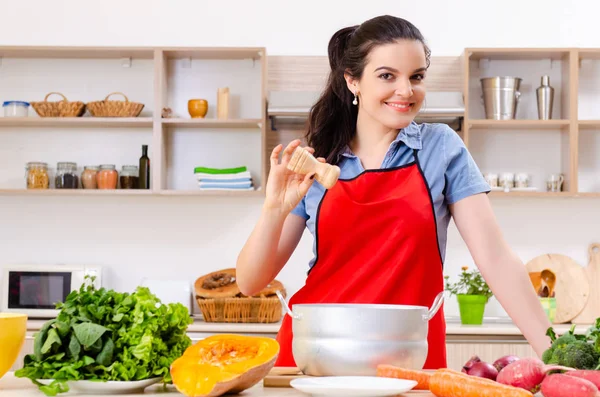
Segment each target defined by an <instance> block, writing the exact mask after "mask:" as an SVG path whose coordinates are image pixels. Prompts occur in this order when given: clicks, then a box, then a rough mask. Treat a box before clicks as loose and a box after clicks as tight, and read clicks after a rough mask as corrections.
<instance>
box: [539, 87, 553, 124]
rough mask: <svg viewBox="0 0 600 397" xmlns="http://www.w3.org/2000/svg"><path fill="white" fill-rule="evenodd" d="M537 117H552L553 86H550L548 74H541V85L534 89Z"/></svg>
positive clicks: (543, 118)
mask: <svg viewBox="0 0 600 397" xmlns="http://www.w3.org/2000/svg"><path fill="white" fill-rule="evenodd" d="M535 93H536V98H537V108H538V118H539V119H540V120H550V119H551V118H552V105H553V104H554V88H553V87H551V86H550V76H542V85H540V86H539V87H538V88H537V89H536V90H535Z"/></svg>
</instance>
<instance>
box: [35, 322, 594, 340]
mask: <svg viewBox="0 0 600 397" xmlns="http://www.w3.org/2000/svg"><path fill="white" fill-rule="evenodd" d="M45 322H46V321H45V320H29V321H28V322H27V330H28V331H31V332H35V331H38V330H39V329H40V328H41V326H42V325H43V324H44V323H45ZM280 326H281V323H273V324H241V323H207V322H204V321H202V320H198V319H196V320H194V323H193V324H190V326H189V327H188V332H189V333H199V334H204V333H206V334H213V333H246V334H276V333H277V331H279V327H280ZM589 326H591V324H590V325H577V327H576V328H575V332H576V333H585V331H586V330H587V329H588V328H589ZM569 328H571V324H556V325H555V326H554V329H555V330H556V332H557V333H559V334H562V333H564V332H566V331H568V330H569ZM446 335H474V336H476V335H482V336H486V335H491V336H493V335H499V336H522V335H523V334H522V333H521V331H520V330H519V328H517V326H516V325H514V324H512V323H508V322H506V323H502V322H490V323H484V324H482V325H462V324H460V323H458V322H454V321H449V322H448V323H447V324H446Z"/></svg>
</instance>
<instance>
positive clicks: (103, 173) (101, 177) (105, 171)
mask: <svg viewBox="0 0 600 397" xmlns="http://www.w3.org/2000/svg"><path fill="white" fill-rule="evenodd" d="M118 174H119V173H118V172H117V170H116V169H115V165H114V164H102V165H100V171H98V174H96V183H97V184H98V189H116V188H117V182H118V180H119V176H118Z"/></svg>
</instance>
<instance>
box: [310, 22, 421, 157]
mask: <svg viewBox="0 0 600 397" xmlns="http://www.w3.org/2000/svg"><path fill="white" fill-rule="evenodd" d="M400 39H409V40H418V41H420V42H422V43H423V46H424V48H425V54H426V58H427V66H429V56H430V51H429V48H428V47H427V46H426V44H425V39H424V38H423V36H422V35H421V32H419V30H418V29H417V28H416V27H415V26H414V25H413V24H411V23H410V22H408V21H406V20H404V19H402V18H396V17H392V16H389V15H384V16H380V17H376V18H373V19H370V20H368V21H366V22H364V23H363V24H361V25H360V26H358V25H357V26H351V27H346V28H343V29H340V30H338V31H337V32H335V34H334V35H333V36H332V37H331V39H330V40H329V45H328V48H327V53H328V56H329V66H330V68H331V71H330V73H329V77H328V79H327V83H326V86H325V89H324V90H323V92H322V94H321V96H320V97H319V99H318V101H317V102H316V103H315V104H314V105H313V106H312V108H311V110H310V114H309V117H308V129H307V132H306V141H307V143H308V145H309V146H311V147H313V148H314V149H315V155H316V156H318V157H324V158H325V159H326V160H327V162H328V163H331V164H336V163H337V162H338V161H339V159H338V156H339V155H340V154H341V153H343V151H344V149H345V148H346V146H347V145H348V144H349V143H350V142H351V141H352V139H353V138H354V136H355V135H356V119H357V116H358V107H357V106H355V105H353V104H352V101H353V99H354V95H353V94H352V93H351V92H350V90H348V86H347V85H346V80H345V78H344V73H345V72H348V73H349V74H350V75H351V76H353V77H354V78H356V79H360V78H361V76H362V73H363V70H364V67H365V63H366V59H367V56H368V55H369V52H370V51H371V50H372V49H373V48H374V47H375V46H377V45H381V44H388V43H393V42H395V41H397V40H400Z"/></svg>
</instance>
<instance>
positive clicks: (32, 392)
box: [0, 372, 433, 397]
mask: <svg viewBox="0 0 600 397" xmlns="http://www.w3.org/2000/svg"><path fill="white" fill-rule="evenodd" d="M149 394H150V395H152V394H157V395H160V396H183V394H181V393H179V392H178V391H177V390H176V389H175V388H174V387H172V386H169V387H168V388H167V391H165V390H164V388H163V386H162V385H158V386H156V385H155V386H150V387H147V388H146V389H145V393H144V395H149ZM0 395H1V396H2V397H46V395H45V394H44V393H42V392H41V391H39V390H38V389H37V387H36V386H35V385H34V384H33V383H31V381H30V380H29V379H21V378H15V377H14V375H13V373H12V372H9V373H7V374H6V375H4V377H3V378H2V379H0ZM64 395H65V396H67V395H76V394H75V393H72V392H69V393H65V394H64ZM405 395H408V396H411V395H414V396H419V397H433V394H431V393H428V392H423V391H416V392H414V393H406V394H405ZM58 396H61V394H59V395H58ZM85 396H86V397H106V396H108V395H107V394H86V395H85ZM118 396H119V397H138V396H140V394H119V395H118ZM239 396H240V397H307V396H309V394H305V393H302V392H300V391H298V390H296V389H294V388H291V387H285V388H278V387H265V388H263V386H262V382H261V383H259V384H257V385H256V386H254V387H252V388H250V389H248V390H246V391H244V392H243V393H241V394H239Z"/></svg>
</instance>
